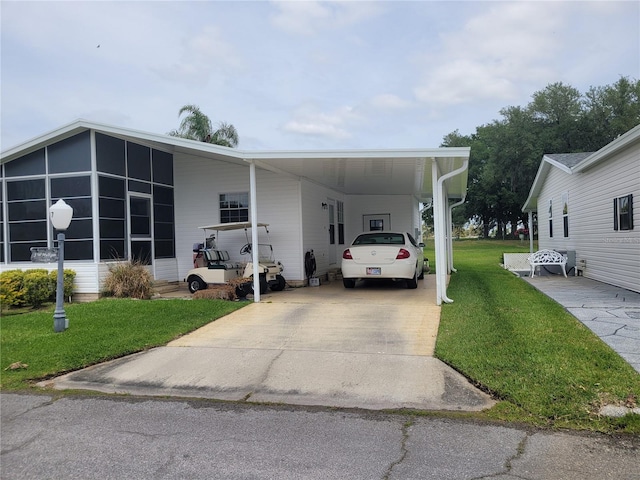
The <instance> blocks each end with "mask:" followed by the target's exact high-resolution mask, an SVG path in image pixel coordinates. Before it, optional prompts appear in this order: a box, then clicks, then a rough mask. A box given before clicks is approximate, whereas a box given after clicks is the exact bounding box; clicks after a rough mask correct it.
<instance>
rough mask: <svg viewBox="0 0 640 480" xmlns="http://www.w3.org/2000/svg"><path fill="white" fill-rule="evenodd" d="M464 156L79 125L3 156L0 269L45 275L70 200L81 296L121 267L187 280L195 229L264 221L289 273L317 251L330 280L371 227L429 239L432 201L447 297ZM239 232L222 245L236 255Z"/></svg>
mask: <svg viewBox="0 0 640 480" xmlns="http://www.w3.org/2000/svg"><path fill="white" fill-rule="evenodd" d="M468 158H469V149H468V148H432V149H400V150H347V151H344V150H343V151H295V152H294V151H243V150H239V149H231V148H226V147H220V146H217V145H211V144H208V143H203V142H196V141H192V140H185V139H182V138H177V137H171V136H167V135H158V134H151V133H146V132H140V131H135V130H130V129H124V128H119V127H114V126H109V125H103V124H97V123H94V122H88V121H84V120H78V121H76V122H73V123H71V124H69V125H66V126H63V127H61V128H59V129H57V130H55V131H53V132H50V133H48V134H45V135H42V136H40V137H37V138H35V139H33V140H30V141H28V142H26V143H24V144H22V145H19V146H17V147H14V148H11V149H9V150H6V151H4V152H2V155H1V157H0V161H1V165H0V167H1V168H0V178H1V183H0V187H1V191H0V200H1V203H0V214H1V220H2V225H1V229H0V270H8V269H14V268H21V269H26V268H36V267H40V268H42V267H43V265H42V264H33V263H31V262H30V249H31V247H44V248H50V247H52V246H53V244H54V232H53V229H52V227H51V225H50V221H49V219H48V214H47V210H48V207H49V206H50V205H51V204H52V203H54V202H55V201H56V200H57V199H59V198H64V200H65V201H66V202H67V203H69V204H70V205H71V206H72V207H73V208H74V217H73V220H72V222H71V226H70V227H69V229H68V231H67V241H66V242H65V267H66V268H72V269H73V270H75V271H76V272H77V277H76V286H75V287H76V292H77V293H79V294H87V295H96V294H98V293H99V291H100V287H101V283H102V280H103V278H104V276H105V275H106V273H107V272H108V267H109V265H110V264H111V263H112V262H114V261H118V260H121V259H132V258H138V259H145V261H147V262H148V263H149V269H150V270H151V271H152V272H153V276H154V278H155V279H158V280H160V279H162V280H168V281H182V280H183V279H184V276H185V274H186V273H187V271H188V270H189V269H190V268H192V266H193V259H192V253H193V245H194V244H195V243H198V242H202V241H203V232H202V231H201V230H199V229H198V227H199V226H201V225H211V224H215V223H224V222H233V221H255V220H257V221H259V222H264V223H268V224H269V225H270V233H271V241H272V243H273V245H274V250H275V253H276V256H277V258H278V260H280V261H281V262H282V263H283V264H284V267H285V269H284V272H283V275H284V276H285V278H286V279H287V281H288V282H289V283H290V284H292V285H296V284H299V285H301V284H303V283H304V281H305V279H306V277H305V269H304V256H305V253H306V252H307V251H309V250H313V251H314V253H315V258H316V262H317V274H319V275H323V274H326V273H327V271H328V270H329V269H331V268H333V267H339V265H340V259H341V255H342V251H343V249H344V248H346V247H345V246H346V244H347V243H348V242H350V240H351V239H352V238H353V237H354V236H355V235H356V234H357V233H359V232H361V231H363V230H369V229H370V228H384V229H401V230H405V231H408V232H410V233H412V234H414V235H419V233H420V228H421V218H420V212H419V207H420V203H422V202H424V203H426V202H432V201H433V204H434V209H435V211H434V213H435V215H434V218H435V220H436V225H435V226H436V237H437V238H436V247H437V251H438V255H437V258H436V266H437V268H438V269H439V273H440V275H439V276H438V298H437V301H438V303H440V302H441V301H448V298H447V297H446V281H445V280H446V273H447V271H448V269H449V263H448V262H447V257H448V254H449V251H450V248H451V245H450V238H449V239H448V238H447V237H446V236H445V233H444V232H445V231H447V218H448V213H449V211H448V209H449V206H450V201H451V202H453V201H457V200H459V199H460V198H463V197H464V195H465V193H466V186H467V165H468ZM240 235H242V237H241V238H240V237H238V238H233V237H232V236H225V237H224V238H221V239H220V241H221V242H226V244H221V245H220V248H222V249H225V250H228V251H229V253H230V254H231V255H232V256H234V255H235V256H236V257H237V258H236V259H237V260H239V252H238V251H236V250H237V248H236V247H238V248H239V246H241V245H242V244H243V243H244V235H243V234H240ZM232 259H233V258H232ZM439 262H443V263H442V265H441V266H440V264H439ZM54 267H55V266H54V265H49V266H48V267H47V266H45V268H54Z"/></svg>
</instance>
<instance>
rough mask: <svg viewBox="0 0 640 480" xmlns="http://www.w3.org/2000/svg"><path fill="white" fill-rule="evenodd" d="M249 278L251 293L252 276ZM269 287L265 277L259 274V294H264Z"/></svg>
mask: <svg viewBox="0 0 640 480" xmlns="http://www.w3.org/2000/svg"><path fill="white" fill-rule="evenodd" d="M250 278H251V286H250V288H251V293H253V276H251V277H250ZM268 289H269V284H268V283H267V279H266V277H265V276H264V275H260V294H264V293H267V290H268Z"/></svg>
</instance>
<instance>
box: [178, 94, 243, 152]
mask: <svg viewBox="0 0 640 480" xmlns="http://www.w3.org/2000/svg"><path fill="white" fill-rule="evenodd" d="M184 113H187V115H186V116H185V117H184V118H183V119H182V121H181V122H180V126H179V127H178V129H177V130H172V131H170V132H169V135H171V136H173V137H181V138H188V139H190V140H198V141H200V142H205V143H213V144H215V145H222V146H224V147H231V148H235V147H237V146H238V141H239V140H238V132H237V131H236V128H235V127H234V126H233V125H231V124H230V123H225V122H220V123H219V124H218V128H217V129H216V130H214V129H213V124H212V123H211V120H210V119H209V117H208V116H206V115H205V114H204V113H202V111H200V108H199V107H198V106H197V105H185V106H184V107H182V108H181V109H180V111H179V112H178V116H179V117H181V116H182V115H183V114H184Z"/></svg>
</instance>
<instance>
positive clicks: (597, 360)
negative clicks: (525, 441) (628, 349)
mask: <svg viewBox="0 0 640 480" xmlns="http://www.w3.org/2000/svg"><path fill="white" fill-rule="evenodd" d="M519 251H521V252H526V251H528V250H527V246H526V245H521V244H520V242H518V241H506V242H502V241H482V240H475V241H460V242H455V243H454V265H455V267H456V268H457V269H458V273H455V274H452V276H451V281H450V284H449V288H448V296H449V297H450V298H452V299H454V303H453V304H450V305H443V307H442V312H441V320H440V330H439V333H438V341H437V344H436V356H437V357H438V358H440V359H441V360H443V361H444V362H446V363H448V364H449V365H451V366H453V367H454V368H455V369H457V370H458V371H460V372H462V373H463V374H464V375H465V376H467V377H468V378H470V379H471V380H472V381H473V382H474V383H477V384H478V385H480V386H481V387H482V388H484V389H485V390H486V391H489V392H491V393H492V394H493V395H494V396H495V397H497V398H499V399H501V400H502V402H501V403H499V404H498V405H497V406H496V407H494V408H493V409H492V410H491V411H490V412H488V416H489V417H492V418H499V419H504V420H517V421H526V422H529V423H532V424H535V425H544V426H553V427H571V428H585V429H594V430H601V431H625V432H635V433H640V415H627V416H626V417H623V418H620V419H608V418H600V417H599V416H598V415H597V411H598V410H599V408H600V406H601V405H602V404H604V403H609V404H615V405H625V404H626V405H632V406H635V405H634V404H635V402H638V401H640V374H638V372H636V371H635V370H634V369H633V368H632V367H631V366H630V365H629V364H628V363H627V362H625V361H624V360H623V359H622V358H621V357H620V356H619V355H618V354H617V353H615V352H614V351H613V350H612V349H611V348H610V347H609V346H607V345H606V344H605V343H604V342H603V341H601V340H600V339H599V338H598V337H597V336H596V335H594V334H593V333H592V332H591V331H590V330H589V329H588V328H586V327H585V326H584V325H583V324H582V323H580V322H579V321H578V320H576V319H575V317H573V316H572V315H571V314H569V313H568V312H567V311H566V310H564V308H563V307H562V306H560V305H559V304H557V303H556V302H555V301H553V300H551V299H549V298H548V297H546V296H545V295H544V294H542V293H540V292H538V291H537V290H536V289H535V288H533V287H532V286H530V285H529V284H528V283H526V282H525V281H524V280H522V279H520V278H518V277H516V276H514V275H513V274H512V273H510V272H508V271H506V270H504V269H502V268H501V267H500V266H499V263H500V262H501V261H502V253H504V252H519Z"/></svg>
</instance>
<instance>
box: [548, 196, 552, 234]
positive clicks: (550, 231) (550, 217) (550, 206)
mask: <svg viewBox="0 0 640 480" xmlns="http://www.w3.org/2000/svg"><path fill="white" fill-rule="evenodd" d="M549 238H553V200H551V199H549Z"/></svg>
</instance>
